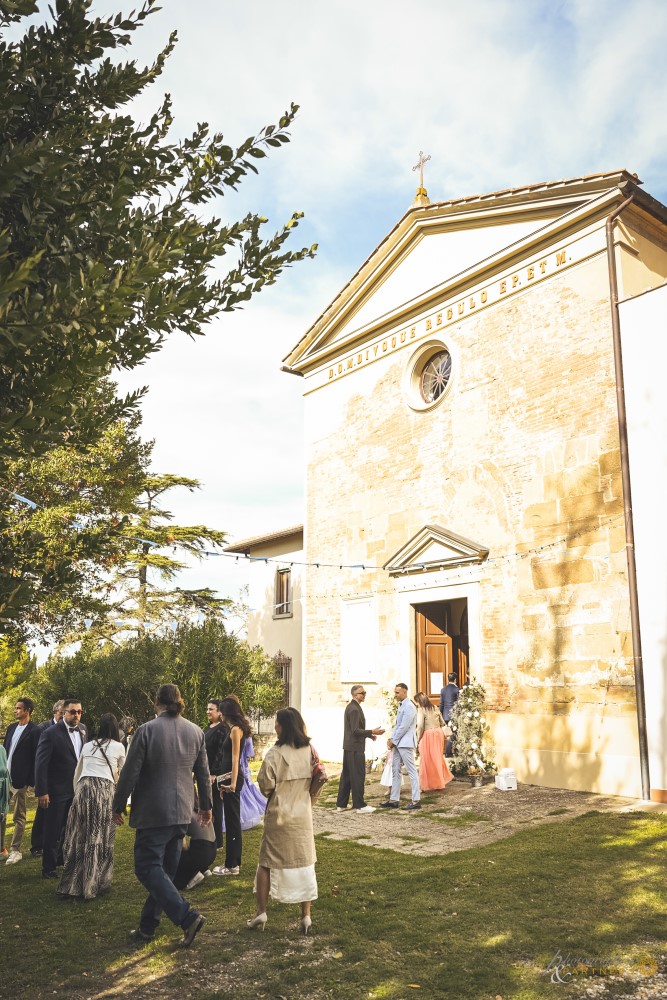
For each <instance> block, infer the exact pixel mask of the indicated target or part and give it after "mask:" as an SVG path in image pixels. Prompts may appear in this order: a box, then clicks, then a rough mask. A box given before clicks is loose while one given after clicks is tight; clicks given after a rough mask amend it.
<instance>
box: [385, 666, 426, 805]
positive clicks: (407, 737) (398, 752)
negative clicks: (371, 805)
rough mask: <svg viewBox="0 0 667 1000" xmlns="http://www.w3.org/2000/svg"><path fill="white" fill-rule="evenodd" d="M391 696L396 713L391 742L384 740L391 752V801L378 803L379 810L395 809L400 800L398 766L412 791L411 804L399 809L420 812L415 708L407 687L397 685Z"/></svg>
mask: <svg viewBox="0 0 667 1000" xmlns="http://www.w3.org/2000/svg"><path fill="white" fill-rule="evenodd" d="M394 696H395V698H396V701H397V702H398V712H397V713H396V723H395V725H394V731H393V733H392V734H391V739H390V740H387V746H388V747H389V749H390V750H393V751H394V756H393V759H392V775H391V776H392V782H391V798H390V799H389V801H388V802H381V803H380V805H381V806H382V808H383V809H398V803H399V799H400V797H401V767H402V766H403V765H405V770H406V771H407V772H408V777H409V779H410V788H411V791H412V802H408V804H407V806H403V809H404V810H406V811H407V812H410V811H411V810H412V809H421V807H422V806H421V802H420V801H419V799H420V792H419V774H418V772H417V765H416V764H415V747H416V746H417V709H416V708H415V705H414V703H413V702H412V701H410V699H409V698H408V685H407V684H397V685H396V687H395V688H394Z"/></svg>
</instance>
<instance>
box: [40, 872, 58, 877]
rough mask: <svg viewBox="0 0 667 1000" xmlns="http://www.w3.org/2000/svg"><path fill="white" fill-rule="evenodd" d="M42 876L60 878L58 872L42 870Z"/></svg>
mask: <svg viewBox="0 0 667 1000" xmlns="http://www.w3.org/2000/svg"><path fill="white" fill-rule="evenodd" d="M42 878H58V872H42Z"/></svg>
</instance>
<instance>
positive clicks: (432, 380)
mask: <svg viewBox="0 0 667 1000" xmlns="http://www.w3.org/2000/svg"><path fill="white" fill-rule="evenodd" d="M455 358H456V355H455V354H454V355H453V354H452V352H451V351H450V350H449V349H448V348H447V347H446V346H445V344H443V342H442V341H441V340H429V341H427V342H426V343H425V344H421V346H420V347H418V348H417V350H416V351H415V352H414V353H413V354H412V355H411V356H410V358H409V360H408V363H407V365H406V366H405V369H404V372H403V398H404V399H405V401H406V403H407V404H408V406H409V407H410V409H411V410H417V411H422V410H430V409H431V407H433V406H437V405H438V404H439V403H441V402H442V400H443V399H444V397H445V396H446V395H447V393H448V392H449V391H450V390H451V388H452V384H453V382H454V374H455V372H454V368H455V366H454V364H453V361H454V360H455Z"/></svg>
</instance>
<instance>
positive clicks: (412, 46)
mask: <svg viewBox="0 0 667 1000" xmlns="http://www.w3.org/2000/svg"><path fill="white" fill-rule="evenodd" d="M120 4H121V0H114V2H111V0H95V3H94V6H93V10H95V11H97V12H99V13H106V12H108V11H110V10H114V11H115V10H118V9H120ZM125 9H127V7H126V8H125ZM172 30H177V32H178V44H177V46H176V50H175V52H174V54H173V55H172V56H171V57H170V59H169V61H168V63H167V65H166V68H165V71H164V74H163V76H162V77H161V78H160V80H159V81H158V82H157V83H156V84H155V85H154V86H153V87H152V88H151V89H150V90H149V91H147V92H146V94H145V95H144V96H143V97H142V99H141V101H140V102H139V103H138V105H137V106H136V107H135V109H134V113H135V114H136V116H137V118H138V119H139V120H142V121H145V120H146V119H147V118H148V116H149V114H150V113H151V112H152V111H153V110H154V109H155V108H156V107H157V106H158V105H159V103H160V100H161V97H162V94H163V93H164V92H169V93H171V95H172V98H173V109H174V135H177V136H184V135H186V134H187V133H188V132H189V131H190V130H192V129H193V128H194V126H195V124H196V123H197V122H200V121H206V122H208V123H209V124H210V126H211V128H212V130H214V131H221V132H223V133H224V134H225V136H226V138H227V140H228V141H229V143H230V145H238V144H239V143H240V142H241V141H243V140H244V139H245V138H246V137H247V136H249V135H251V134H255V133H257V132H258V131H259V129H260V128H261V127H263V126H264V125H267V124H269V123H275V122H277V120H278V118H279V117H280V115H281V114H282V113H283V111H284V110H285V109H286V108H287V107H288V106H289V104H290V102H292V101H294V102H295V103H297V104H299V105H300V112H299V115H298V118H297V120H296V121H295V123H294V126H293V129H292V141H291V143H290V144H289V145H288V146H285V147H283V148H282V149H281V150H276V151H272V153H271V156H270V158H269V159H266V160H263V161H262V162H261V170H260V174H259V176H258V177H253V178H251V179H250V180H248V181H247V182H244V183H243V186H242V188H241V189H240V191H239V193H238V194H237V195H234V194H232V195H231V196H226V197H225V198H224V200H223V201H221V203H220V204H219V205H217V206H216V210H217V211H218V212H219V213H220V214H221V215H222V217H223V218H225V219H233V218H238V217H240V216H242V215H243V214H244V213H245V212H246V211H248V210H252V211H256V212H259V213H261V214H262V215H264V216H267V217H268V219H269V220H270V225H269V226H268V227H267V231H271V232H272V231H273V230H274V229H277V228H279V227H280V226H281V225H282V224H283V223H284V222H285V221H287V219H288V218H289V217H290V215H291V214H292V212H294V211H301V212H304V213H305V218H304V220H303V222H302V224H301V225H300V226H299V228H298V230H297V231H296V233H295V236H294V239H293V244H292V246H293V247H294V248H297V247H300V246H305V245H310V244H312V243H317V244H318V245H319V250H318V253H317V257H316V259H315V260H314V261H304V262H302V263H300V264H298V265H296V266H295V267H294V268H293V269H291V270H290V271H288V272H286V273H285V274H284V275H283V277H282V278H281V279H279V282H278V283H277V284H276V285H275V286H273V287H272V288H269V289H266V290H264V291H263V292H262V293H261V295H259V296H258V297H257V298H256V299H253V300H252V301H251V302H250V303H249V304H247V306H246V308H245V309H244V310H243V311H240V312H236V313H234V314H225V315H224V316H223V317H222V318H220V319H219V320H217V321H216V322H214V323H213V324H211V326H210V327H209V328H208V329H207V331H206V336H205V337H203V338H199V339H198V340H196V341H192V340H190V339H188V338H187V337H185V336H174V337H172V339H171V340H170V342H169V343H168V344H167V346H166V347H165V348H164V349H163V350H162V351H161V352H160V353H159V354H157V355H155V356H153V357H152V358H151V359H150V360H149V361H148V362H147V363H145V364H144V365H143V366H141V367H140V368H139V369H137V370H136V371H135V372H133V373H131V374H130V375H127V374H124V375H122V376H121V377H120V384H121V388H122V389H123V390H127V389H129V388H134V387H136V386H140V385H147V386H149V392H148V395H147V398H146V400H145V402H144V404H143V420H144V426H143V433H144V436H145V437H149V438H155V441H156V444H155V450H154V468H155V470H156V471H160V472H173V473H179V474H182V475H186V476H192V477H194V478H197V479H199V480H200V481H201V483H202V489H201V491H199V492H198V493H195V494H189V493H187V492H184V493H183V496H182V497H181V498H179V497H178V496H177V495H176V494H174V496H173V500H172V503H171V510H172V511H173V512H174V515H175V517H176V518H177V519H178V520H180V522H181V523H189V524H192V523H197V524H201V523H203V524H208V525H209V526H210V527H214V528H216V529H219V530H224V531H226V532H228V537H229V540H230V541H234V540H238V539H240V538H244V537H247V536H248V535H255V534H262V533H264V532H267V531H272V530H275V529H278V528H281V527H286V526H289V525H292V524H298V523H300V522H301V521H302V518H303V478H302V476H303V471H302V439H303V433H302V399H301V389H302V384H301V380H300V379H297V378H295V377H294V376H290V375H288V374H285V373H282V372H280V366H281V364H282V358H283V357H284V356H285V355H286V354H287V353H288V351H289V350H290V348H291V347H293V346H294V344H296V342H297V341H298V340H299V339H300V338H301V337H302V336H303V334H304V333H305V332H306V330H307V329H308V327H309V326H310V325H311V323H312V322H313V320H314V319H315V318H316V317H317V316H318V315H319V314H320V313H321V312H322V311H323V310H324V309H325V307H326V306H327V305H328V303H329V302H330V301H331V299H332V298H333V297H334V296H335V294H336V293H337V292H338V290H339V289H340V288H341V287H342V286H343V285H344V284H345V283H346V282H347V281H348V279H349V278H350V277H351V275H352V274H354V272H355V271H356V270H357V268H358V267H359V266H360V264H361V263H362V262H363V261H364V260H365V259H366V257H367V256H368V255H369V254H370V253H371V252H372V250H373V249H374V248H375V246H377V244H378V243H379V242H380V241H381V240H382V239H383V237H384V236H385V235H386V234H387V233H388V232H389V230H391V229H392V228H393V226H394V225H395V223H396V222H397V221H398V220H399V219H400V217H401V216H402V215H403V213H404V212H405V211H406V210H407V209H408V208H409V207H410V205H411V202H412V199H413V197H414V194H415V187H416V182H417V175H416V174H415V173H413V171H412V166H413V165H414V164H415V163H416V161H417V157H418V154H419V151H420V150H423V151H424V153H425V154H430V156H431V160H430V162H429V163H428V164H427V167H426V171H425V186H426V188H427V189H428V193H429V196H430V198H431V200H432V201H436V200H443V199H447V198H451V197H458V196H463V195H468V194H475V193H478V192H484V191H493V190H497V189H500V188H505V187H516V186H519V185H523V184H530V183H535V182H539V181H545V180H553V179H558V178H563V177H575V176H581V175H582V174H587V173H593V172H597V171H603V170H612V169H616V168H620V167H626V168H628V169H629V170H630V171H633V172H637V173H638V174H639V176H640V178H641V179H642V180H643V181H644V185H645V188H646V189H647V190H648V191H649V192H650V193H651V194H652V195H654V196H655V197H657V198H659V199H660V200H662V201H667V169H666V168H667V114H665V108H667V73H666V71H665V51H667V3H665V2H664V0H624V2H620V0H560V2H559V0H467V2H466V3H465V4H463V3H461V2H459V0H456V2H454V0H410V2H407V0H403V2H399V0H364V2H363V3H360V2H359V0H355V2H348V0H329V2H328V3H326V4H325V3H321V2H318V0H281V2H280V3H276V2H275V0H245V2H244V3H243V4H238V3H234V4H232V3H230V2H228V0H188V2H187V3H184V2H183V0H162V9H161V10H160V11H159V12H158V13H156V14H155V15H154V16H152V17H150V18H149V19H148V22H147V24H146V25H145V27H143V28H142V30H141V31H140V32H138V33H137V35H136V36H135V42H134V43H133V46H132V50H131V51H132V57H133V58H136V59H137V60H138V61H140V62H145V61H150V60H151V58H152V57H153V56H154V55H155V53H156V52H157V51H158V50H159V49H160V48H161V47H162V46H163V45H164V43H165V42H166V40H167V38H168V36H169V33H170V32H171V31H172ZM246 572H247V567H243V566H242V565H241V566H238V567H237V566H236V564H234V563H233V562H231V561H230V560H225V559H210V560H207V561H206V562H205V563H203V564H200V565H197V566H196V567H195V568H193V569H192V570H190V571H188V572H187V573H185V574H184V576H183V578H182V581H181V585H184V586H189V585H191V586H211V587H213V588H215V589H218V590H219V591H220V593H221V594H223V595H225V596H226V595H231V596H234V595H235V594H237V593H238V590H239V587H240V586H241V585H242V584H243V583H244V582H245V575H244V574H245V573H246Z"/></svg>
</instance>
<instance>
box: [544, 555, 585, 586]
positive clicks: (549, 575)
mask: <svg viewBox="0 0 667 1000" xmlns="http://www.w3.org/2000/svg"><path fill="white" fill-rule="evenodd" d="M531 567H532V573H533V583H534V586H535V587H536V588H537V589H538V590H548V589H550V588H552V587H566V586H568V585H569V584H577V583H590V582H591V581H592V580H593V577H594V573H593V565H592V563H591V562H590V561H589V560H588V559H568V560H567V561H565V562H546V561H545V560H543V559H539V558H535V559H533V560H532V563H531Z"/></svg>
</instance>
